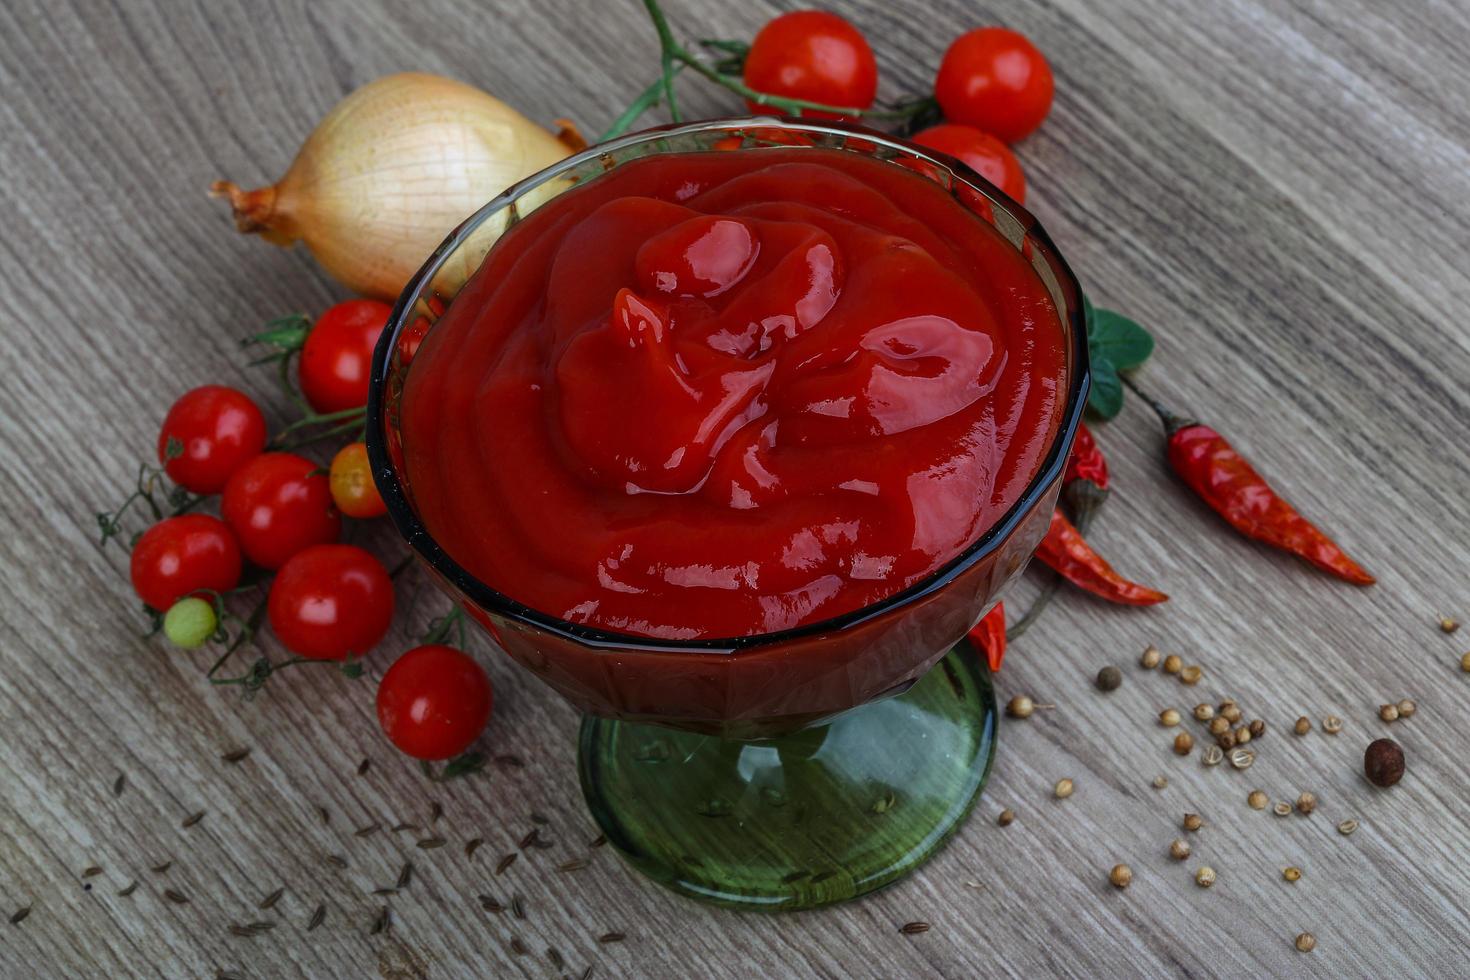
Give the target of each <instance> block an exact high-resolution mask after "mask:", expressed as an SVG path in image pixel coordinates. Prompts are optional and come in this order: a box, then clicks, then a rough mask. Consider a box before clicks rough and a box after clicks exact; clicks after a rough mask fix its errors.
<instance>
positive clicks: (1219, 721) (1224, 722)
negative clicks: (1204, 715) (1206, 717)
mask: <svg viewBox="0 0 1470 980" xmlns="http://www.w3.org/2000/svg"><path fill="white" fill-rule="evenodd" d="M1228 731H1230V719H1229V718H1226V717H1224V716H1219V715H1217V716H1216V717H1214V718H1211V719H1210V734H1211V735H1224V734H1225V733H1226V732H1228Z"/></svg>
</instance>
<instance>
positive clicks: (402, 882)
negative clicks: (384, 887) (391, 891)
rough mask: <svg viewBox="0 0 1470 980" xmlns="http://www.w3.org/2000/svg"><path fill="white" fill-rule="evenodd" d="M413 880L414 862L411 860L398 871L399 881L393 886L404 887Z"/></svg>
mask: <svg viewBox="0 0 1470 980" xmlns="http://www.w3.org/2000/svg"><path fill="white" fill-rule="evenodd" d="M412 880H413V862H412V861H409V862H407V863H406V864H404V865H403V870H401V871H399V872H398V883H397V884H396V885H394V886H393V887H395V888H399V889H403V888H407V887H408V883H409V882H410V881H412Z"/></svg>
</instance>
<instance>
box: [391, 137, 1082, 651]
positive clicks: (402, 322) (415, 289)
mask: <svg viewBox="0 0 1470 980" xmlns="http://www.w3.org/2000/svg"><path fill="white" fill-rule="evenodd" d="M751 129H756V130H777V131H784V132H791V133H807V134H811V133H816V134H821V135H824V136H840V137H856V138H857V139H858V140H859V141H861V142H865V143H872V144H876V145H877V146H879V147H884V148H886V149H890V150H896V151H899V152H901V153H904V154H906V155H907V156H909V157H911V158H912V157H917V158H919V159H920V160H923V161H925V162H927V163H930V164H934V165H936V166H939V167H941V168H943V169H944V170H946V171H948V172H949V174H950V176H951V178H952V179H953V180H955V181H958V182H960V183H963V184H967V185H969V186H970V187H971V188H972V189H974V190H975V191H978V192H979V193H980V194H981V195H983V196H984V197H985V198H986V199H987V200H988V201H989V202H990V203H991V205H992V206H993V207H998V208H1001V209H1003V210H1004V211H1005V212H1006V213H1007V214H1008V215H1009V216H1010V217H1011V218H1012V219H1013V220H1014V221H1016V222H1017V223H1018V224H1019V226H1020V227H1021V229H1022V231H1023V237H1024V239H1026V240H1028V241H1029V242H1030V243H1031V245H1032V248H1033V249H1035V250H1036V251H1037V252H1038V253H1040V254H1041V255H1042V256H1043V257H1044V259H1045V261H1046V262H1047V264H1048V265H1049V266H1050V267H1051V270H1052V272H1053V274H1054V275H1055V276H1056V279H1057V283H1058V286H1059V288H1060V289H1061V291H1062V293H1063V295H1064V297H1065V298H1067V299H1068V300H1069V308H1068V309H1065V310H1062V311H1060V312H1061V314H1062V318H1063V319H1065V320H1067V321H1069V322H1070V325H1071V328H1072V329H1071V338H1070V340H1071V350H1070V352H1069V353H1070V356H1071V365H1072V371H1071V376H1070V377H1069V378H1068V380H1067V400H1066V403H1065V405H1064V407H1063V410H1062V419H1061V422H1060V423H1059V425H1058V426H1057V431H1056V434H1055V435H1054V436H1053V438H1052V444H1051V447H1050V449H1049V450H1048V452H1047V455H1046V456H1045V457H1044V459H1043V461H1042V464H1041V466H1040V467H1039V468H1038V469H1037V471H1036V473H1035V475H1033V476H1032V478H1031V480H1030V482H1029V483H1028V484H1027V485H1026V489H1025V490H1024V491H1023V492H1022V493H1021V495H1020V497H1018V498H1017V499H1016V501H1015V503H1014V504H1012V505H1011V507H1010V508H1009V509H1008V510H1007V511H1006V512H1005V513H1004V514H1003V515H1002V516H1001V517H1000V518H999V519H998V520H997V521H996V522H995V523H994V524H992V525H991V526H990V527H988V528H986V529H985V530H984V531H983V532H981V533H980V535H979V536H978V537H976V538H975V540H973V541H971V542H970V543H969V544H968V545H966V546H965V547H964V548H963V549H962V550H961V551H960V552H959V553H958V554H957V555H955V556H954V557H953V558H951V559H950V560H949V561H947V562H945V563H944V564H943V565H941V566H939V567H938V568H936V569H935V570H934V571H932V572H930V573H929V574H928V575H925V576H924V577H923V578H922V579H920V580H919V581H917V582H915V583H914V584H912V585H910V586H908V587H907V588H904V589H901V590H899V591H897V592H894V593H893V594H891V595H888V596H886V597H884V598H882V599H880V600H878V601H876V602H872V603H869V604H868V605H866V606H862V607H860V608H858V609H854V610H851V611H849V612H846V613H843V614H841V615H839V616H832V617H828V618H826V619H822V620H818V621H815V622H812V623H806V624H803V625H800V626H794V627H789V628H787V629H783V630H777V631H774V632H769V633H751V634H748V635H745V636H736V637H716V638H699V639H690V640H677V639H668V638H663V637H653V636H640V635H638V634H636V633H619V632H617V631H614V630H605V629H600V628H598V627H595V626H589V625H584V624H580V623H573V622H570V621H568V620H565V619H562V618H561V617H559V616H554V615H552V614H550V613H546V612H542V611H540V610H538V609H534V608H532V607H530V606H528V605H526V604H525V603H522V602H518V601H517V600H515V599H512V598H511V597H510V596H508V595H505V594H504V593H502V592H500V591H498V590H496V589H494V588H492V587H490V586H489V585H487V584H486V583H484V582H482V581H480V580H479V579H478V578H476V577H475V576H474V575H472V574H471V573H470V572H469V571H467V570H466V569H465V568H464V567H463V566H462V565H460V564H459V563H458V562H456V561H455V560H454V559H453V558H451V557H450V556H449V554H448V553H447V552H446V551H445V550H444V549H443V548H442V547H441V546H440V545H439V543H438V542H437V541H436V540H435V539H434V537H433V535H431V534H430V533H429V530H428V528H427V527H425V526H424V524H423V522H422V521H421V520H420V519H419V517H418V515H417V514H416V513H415V512H414V509H413V507H412V505H411V504H410V503H409V500H408V496H407V494H406V492H405V491H404V488H403V482H402V480H401V479H400V475H399V472H398V468H397V467H396V466H395V465H394V463H393V460H392V458H391V457H390V455H389V454H388V449H387V415H386V412H387V393H386V388H387V382H388V371H389V367H390V365H391V363H392V358H393V353H394V351H395V350H396V349H397V347H398V338H399V336H400V335H401V334H402V332H403V330H404V329H405V328H406V327H407V326H408V324H409V323H410V322H411V320H412V319H413V309H414V304H415V301H416V300H417V299H418V298H419V297H420V296H421V295H423V294H424V293H425V292H426V291H427V290H428V289H429V287H430V286H431V284H432V283H433V280H434V277H435V276H436V275H437V274H438V272H439V270H440V268H441V267H442V266H443V265H444V263H445V262H446V261H447V260H448V259H449V257H450V256H451V255H452V254H453V253H454V252H455V251H456V250H457V249H458V248H459V246H460V245H462V244H464V242H465V241H466V240H468V239H469V237H470V236H471V235H472V234H473V233H474V232H475V231H477V230H478V229H479V227H480V225H481V224H483V223H484V222H485V221H486V220H488V219H489V218H490V217H491V216H492V215H494V214H495V213H496V212H498V211H500V210H501V209H502V208H505V207H508V206H509V205H510V204H511V203H512V202H514V201H516V200H518V199H520V198H521V197H522V196H523V195H525V194H526V193H528V192H529V191H531V190H533V189H535V188H536V187H539V186H540V185H542V184H544V183H546V182H548V181H551V180H555V179H556V178H557V177H559V176H561V175H562V174H563V173H565V172H566V171H568V170H571V169H574V168H576V167H579V166H581V165H583V164H585V163H587V162H589V161H594V160H597V159H599V158H602V157H604V156H605V155H607V154H609V153H612V152H616V151H618V150H622V149H626V148H628V147H634V146H638V145H640V144H643V143H650V142H657V141H659V140H663V139H668V138H670V137H678V136H684V135H690V134H698V133H703V132H709V131H718V130H727V131H729V132H730V133H731V135H736V134H737V133H739V132H741V131H745V130H751ZM819 148H825V149H839V148H835V147H819ZM839 152H845V151H842V150H840V149H839ZM640 159H643V158H640ZM1090 385H1091V368H1090V364H1089V361H1088V352H1087V327H1086V316H1085V311H1084V299H1083V293H1082V286H1081V284H1080V283H1079V282H1078V281H1077V277H1076V276H1075V275H1074V274H1073V273H1072V270H1071V268H1070V266H1068V265H1067V262H1066V260H1065V259H1063V258H1062V256H1061V254H1060V253H1059V252H1058V251H1057V249H1056V246H1055V245H1054V244H1053V243H1052V240H1051V238H1050V236H1048V235H1047V233H1046V231H1045V230H1044V229H1043V228H1042V227H1041V224H1040V222H1039V221H1037V220H1036V217H1035V216H1034V215H1033V214H1031V212H1030V211H1027V210H1026V209H1025V208H1024V207H1022V206H1021V205H1020V204H1018V203H1016V202H1015V201H1013V200H1011V198H1010V197H1008V196H1007V195H1006V194H1005V193H1004V192H1003V191H1001V190H1000V189H999V188H998V187H996V186H995V185H994V184H991V183H990V182H989V181H987V180H986V179H985V178H984V177H982V176H980V175H979V174H977V173H976V172H975V171H973V170H971V169H970V168H969V167H967V166H965V165H964V164H963V163H961V162H960V161H959V160H957V159H955V158H953V157H950V156H949V155H947V154H944V153H941V152H939V151H937V150H930V149H928V148H926V147H921V146H918V145H916V144H914V143H911V142H909V141H907V140H905V139H902V138H901V137H896V136H891V135H889V134H887V133H882V132H879V131H877V130H873V129H869V128H868V127H866V126H862V125H858V124H856V123H849V122H844V121H837V120H833V121H827V120H822V121H820V122H816V121H813V120H804V119H799V118H792V117H780V116H741V117H731V118H724V119H710V120H702V121H700V122H695V123H672V124H669V125H664V126H657V127H653V128H651V129H644V130H640V131H638V132H636V133H631V134H628V135H625V136H620V137H618V138H616V139H613V140H609V141H608V142H606V143H599V144H596V145H593V146H590V147H588V148H587V149H585V150H582V151H581V152H579V153H575V154H572V155H571V156H569V157H566V158H565V159H562V160H559V161H558V162H556V163H555V164H552V165H551V166H550V167H547V168H546V169H544V170H542V171H540V172H538V173H535V174H532V175H531V176H529V177H527V178H525V179H524V180H521V181H519V182H517V183H515V184H513V185H511V186H510V187H508V188H506V190H505V191H503V192H502V193H500V194H499V195H497V196H496V197H495V198H493V199H492V200H490V201H489V202H488V203H486V204H485V205H484V206H483V207H481V208H480V209H479V210H478V211H476V212H475V213H474V214H472V215H470V216H469V217H468V218H466V219H465V220H464V221H463V222H461V223H460V224H459V225H458V226H457V227H456V228H455V229H454V230H453V231H452V232H450V233H449V235H448V236H447V237H446V238H445V239H444V241H443V242H441V243H440V245H439V247H438V248H436V249H435V250H434V252H433V254H432V255H430V256H429V258H428V260H427V261H426V262H425V263H424V265H423V267H422V268H420V269H419V271H418V272H417V273H416V274H415V275H414V276H413V278H412V279H410V280H409V282H408V284H407V285H406V286H405V287H404V289H403V292H402V293H400V294H399V296H398V299H397V300H396V301H395V303H394V305H393V312H392V315H391V316H390V317H389V318H388V323H387V326H386V327H385V328H384V330H383V332H382V335H381V336H380V337H379V338H378V343H377V346H376V347H375V349H374V351H373V360H372V374H371V376H370V379H369V387H368V403H367V417H366V420H365V421H366V442H367V451H368V458H369V461H370V463H371V465H372V472H373V480H374V482H375V483H376V484H377V487H378V492H379V493H380V494H381V495H382V497H383V502H384V503H385V504H386V505H387V508H388V513H389V516H390V517H391V518H392V520H393V524H394V526H395V527H396V528H397V530H398V533H399V534H400V535H401V536H402V537H403V538H404V540H405V541H406V542H407V543H408V545H409V547H410V548H411V549H412V550H413V551H414V552H415V553H416V554H417V555H418V556H419V557H420V558H421V559H423V560H424V561H425V562H427V563H428V565H429V566H430V568H431V569H433V570H434V571H435V572H437V573H438V574H439V575H440V576H442V577H443V578H444V579H445V580H447V581H448V583H449V584H451V585H452V586H454V588H455V589H456V590H458V591H459V592H460V594H461V596H462V597H463V598H465V599H468V600H469V601H470V602H473V603H474V604H475V605H476V606H478V607H480V608H481V609H483V610H486V611H487V612H491V613H495V614H497V615H500V616H502V617H504V618H506V619H509V620H512V621H514V622H517V623H520V624H522V625H526V626H530V627H534V628H535V629H537V630H544V631H548V632H551V633H554V634H557V635H559V636H561V637H563V638H565V639H569V640H572V641H574V642H576V643H578V644H580V645H582V646H584V647H591V648H596V649H606V650H623V651H627V650H640V651H669V652H680V653H715V654H733V653H737V652H740V651H744V650H750V649H752V648H763V647H769V646H774V645H777V644H781V643H785V642H789V641H792V640H798V639H802V638H805V637H811V636H814V635H818V634H822V633H834V632H839V631H843V630H848V629H852V628H854V627H856V626H860V625H861V624H863V623H866V622H868V621H870V620H873V619H876V618H878V617H880V616H884V615H886V614H888V613H890V612H893V611H894V610H897V609H900V608H902V607H904V606H908V605H911V604H913V603H915V602H918V601H920V600H922V599H924V598H925V597H927V596H929V595H931V594H933V593H935V592H937V591H939V590H941V589H943V588H944V587H945V586H946V585H948V584H949V583H950V582H952V581H954V580H955V579H956V578H958V577H959V576H960V575H962V574H963V573H964V572H965V571H967V570H968V569H969V568H971V567H972V566H974V565H975V564H977V563H978V562H980V561H982V560H983V559H985V558H986V557H988V556H989V555H990V554H991V553H993V552H994V551H996V550H997V549H998V548H999V547H1000V545H1001V544H1002V543H1003V542H1005V541H1006V540H1007V539H1008V538H1009V537H1010V535H1011V533H1012V532H1014V531H1015V529H1016V528H1017V527H1018V526H1019V525H1020V523H1021V521H1022V520H1023V519H1024V518H1025V517H1026V516H1027V515H1028V514H1030V512H1031V511H1032V510H1033V509H1034V508H1035V507H1036V505H1037V504H1038V503H1039V502H1040V501H1041V499H1042V498H1043V497H1044V496H1045V494H1046V492H1047V491H1048V490H1049V489H1050V487H1051V486H1052V484H1053V483H1054V482H1056V480H1057V479H1058V478H1059V477H1060V476H1061V475H1062V472H1063V470H1064V468H1065V466H1066V460H1067V454H1068V453H1069V452H1070V451H1071V445H1072V440H1073V438H1074V437H1075V435H1076V432H1077V428H1078V426H1079V424H1080V423H1081V421H1082V413H1083V409H1084V408H1085V406H1086V403H1087V394H1088V391H1089V388H1090Z"/></svg>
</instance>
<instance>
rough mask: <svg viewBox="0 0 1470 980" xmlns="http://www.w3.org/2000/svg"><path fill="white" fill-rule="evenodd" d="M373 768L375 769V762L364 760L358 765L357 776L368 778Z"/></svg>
mask: <svg viewBox="0 0 1470 980" xmlns="http://www.w3.org/2000/svg"><path fill="white" fill-rule="evenodd" d="M372 767H373V760H372V759H363V760H362V761H361V762H359V763H358V764H357V774H358V775H359V776H366V775H367V771H368V770H369V769H371V768H372Z"/></svg>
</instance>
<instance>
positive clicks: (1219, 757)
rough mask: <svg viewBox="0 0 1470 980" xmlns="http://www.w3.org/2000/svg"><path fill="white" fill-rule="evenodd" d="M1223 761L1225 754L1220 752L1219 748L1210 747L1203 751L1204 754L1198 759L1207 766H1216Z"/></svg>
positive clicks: (1215, 746)
mask: <svg viewBox="0 0 1470 980" xmlns="http://www.w3.org/2000/svg"><path fill="white" fill-rule="evenodd" d="M1224 759H1225V753H1224V752H1222V751H1221V750H1220V746H1218V745H1211V746H1208V747H1207V748H1206V749H1205V751H1204V754H1203V755H1202V756H1201V757H1200V762H1202V763H1204V764H1205V765H1207V766H1218V765H1219V764H1220V763H1221V762H1222V761H1224Z"/></svg>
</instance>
